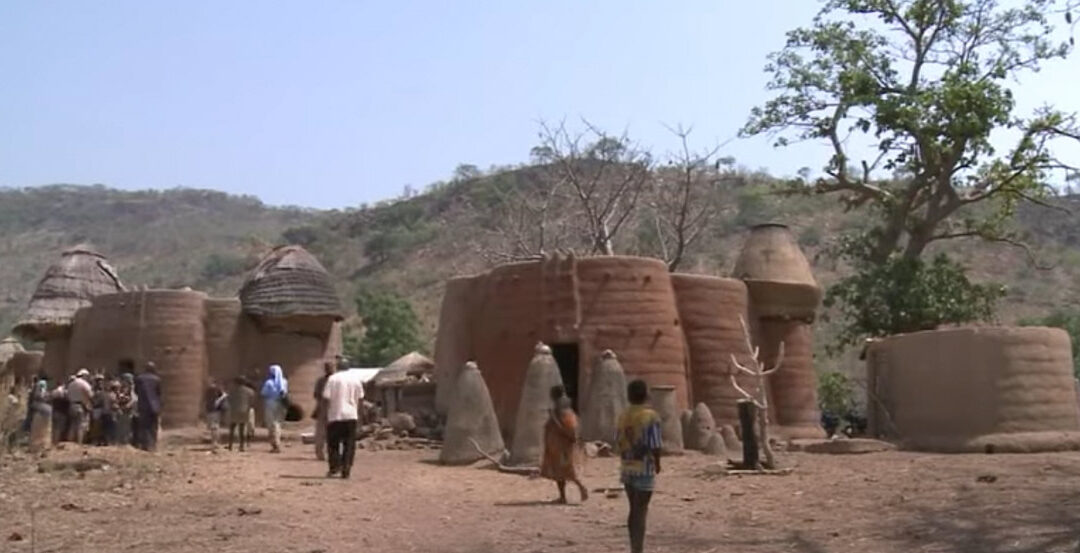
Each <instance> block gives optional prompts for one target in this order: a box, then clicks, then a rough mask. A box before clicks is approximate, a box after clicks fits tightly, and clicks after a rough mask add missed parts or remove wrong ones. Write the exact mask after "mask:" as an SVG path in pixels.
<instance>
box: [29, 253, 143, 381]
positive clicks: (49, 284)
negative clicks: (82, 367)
mask: <svg viewBox="0 0 1080 553" xmlns="http://www.w3.org/2000/svg"><path fill="white" fill-rule="evenodd" d="M122 291H124V285H123V283H121V282H120V278H119V277H118V276H117V274H116V270H115V269H113V268H112V266H110V265H109V263H108V261H107V260H106V259H105V256H103V255H101V254H100V253H98V252H96V251H94V250H93V249H91V248H90V247H89V246H85V245H82V246H76V247H74V248H71V249H68V250H66V251H64V252H63V253H62V254H61V256H60V261H58V262H57V263H55V264H54V265H52V266H50V267H49V268H48V270H46V271H45V276H43V277H42V278H41V280H40V281H39V282H38V285H37V288H35V290H34V294H33V296H31V298H30V303H29V306H28V308H27V310H26V313H25V314H24V315H23V317H22V319H20V320H19V322H18V323H16V324H15V327H14V332H15V334H17V335H19V336H20V337H22V338H25V339H27V340H31V341H35V342H45V357H44V360H43V365H44V369H45V371H46V373H47V374H48V375H49V376H50V377H52V378H58V377H60V376H62V375H63V374H64V372H65V363H66V361H67V350H68V342H69V340H70V337H71V325H72V323H73V322H74V318H75V313H76V312H77V311H78V310H79V309H80V308H82V307H86V306H88V305H90V299H91V298H93V297H94V296H97V295H100V294H110V293H115V292H122Z"/></svg>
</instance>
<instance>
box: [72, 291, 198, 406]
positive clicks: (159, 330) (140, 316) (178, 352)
mask: <svg viewBox="0 0 1080 553" xmlns="http://www.w3.org/2000/svg"><path fill="white" fill-rule="evenodd" d="M206 300H207V296H206V294H204V293H202V292H192V291H190V290H141V291H138V292H124V293H119V294H105V295H101V296H97V297H95V298H94V299H93V300H92V302H91V305H90V306H89V307H87V308H83V309H80V310H79V314H78V316H77V317H76V324H75V328H74V332H73V333H72V337H71V347H70V352H69V361H68V363H67V366H68V367H69V368H70V369H74V368H77V367H80V368H81V367H85V368H88V369H91V370H94V371H97V370H105V371H112V370H114V369H115V368H116V367H117V366H118V365H119V363H120V361H121V360H131V361H133V362H134V363H135V365H136V366H137V367H142V366H143V365H145V363H146V362H148V361H152V362H153V363H154V364H155V365H156V366H157V371H158V375H159V376H160V377H161V381H162V384H161V387H162V393H163V396H164V397H163V398H162V408H163V411H162V413H161V423H162V426H165V427H176V426H183V425H190V424H196V423H198V421H199V416H200V415H201V412H202V401H201V400H202V394H203V385H204V384H205V382H206V378H207V367H208V362H207V347H206V339H205V329H204V324H203V319H204V313H205V304H206Z"/></svg>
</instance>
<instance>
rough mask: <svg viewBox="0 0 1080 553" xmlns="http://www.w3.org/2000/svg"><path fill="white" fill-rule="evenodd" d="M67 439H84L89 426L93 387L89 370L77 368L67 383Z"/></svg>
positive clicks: (79, 440) (81, 440) (77, 441)
mask: <svg viewBox="0 0 1080 553" xmlns="http://www.w3.org/2000/svg"><path fill="white" fill-rule="evenodd" d="M67 397H68V401H69V402H70V404H69V407H68V439H69V440H71V441H72V442H75V443H77V444H81V443H83V441H84V440H85V439H86V432H87V430H89V428H90V408H91V406H92V403H93V397H94V389H93V388H92V387H91V386H90V371H88V370H86V369H79V372H77V373H75V378H73V379H71V382H69V383H68V385H67Z"/></svg>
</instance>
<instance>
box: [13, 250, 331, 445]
mask: <svg viewBox="0 0 1080 553" xmlns="http://www.w3.org/2000/svg"><path fill="white" fill-rule="evenodd" d="M245 299H246V300H247V301H248V303H247V304H245V303H244V300H245ZM341 317H342V310H341V305H340V300H339V299H338V298H337V295H336V292H335V291H334V288H333V286H332V283H331V280H330V277H329V275H327V274H326V272H325V270H323V269H322V266H321V265H320V264H319V263H318V261H316V260H315V259H314V257H312V256H311V255H310V254H308V253H307V252H306V251H303V249H302V248H299V247H298V246H285V247H280V248H275V249H274V250H273V251H271V252H269V253H268V254H267V255H266V256H265V257H264V258H263V259H262V260H261V261H260V263H259V265H258V266H257V267H256V269H255V270H254V271H252V274H251V275H249V277H248V278H247V280H246V281H245V283H244V288H243V289H242V290H241V298H210V297H207V295H206V294H204V293H202V292H198V291H192V290H190V289H182V290H151V289H145V288H140V289H135V290H129V289H125V287H124V286H123V285H122V284H121V283H120V279H119V277H118V276H117V272H116V271H115V270H114V269H113V268H112V267H111V266H109V265H108V264H107V263H106V262H105V258H104V257H103V256H102V255H101V254H98V253H96V252H93V251H92V250H90V249H88V248H85V247H79V248H74V249H72V250H68V251H66V252H64V255H63V257H62V259H61V262H60V263H58V264H57V265H54V266H53V267H50V269H49V270H48V272H47V273H46V275H45V277H44V278H43V279H42V281H41V284H39V286H38V290H37V291H35V293H34V296H33V298H32V299H31V301H30V303H29V308H28V310H27V313H26V315H25V316H24V317H23V319H22V320H21V321H20V322H19V324H18V325H17V326H16V328H15V330H16V332H18V333H20V335H22V336H26V337H28V338H30V339H37V340H44V341H45V353H44V359H43V360H42V364H43V367H44V369H45V370H46V372H47V373H48V374H49V376H50V377H51V378H53V379H60V378H63V377H65V376H66V375H70V374H74V373H75V372H76V371H77V370H79V369H82V368H87V369H89V370H91V371H95V372H106V373H113V372H115V371H117V370H118V366H119V365H120V363H121V362H122V361H130V362H131V363H133V364H134V366H135V367H136V368H137V369H141V368H142V367H143V366H144V365H145V364H146V363H147V362H150V361H152V362H153V363H154V364H155V366H156V367H157V370H158V373H159V375H160V376H161V378H162V392H163V394H164V397H163V412H162V424H163V425H164V426H182V425H189V424H195V423H197V422H198V420H199V417H200V414H201V411H202V405H201V401H202V396H203V392H204V390H205V386H206V384H207V381H208V380H209V379H210V378H214V379H215V380H217V381H218V382H220V383H223V384H227V383H228V382H229V381H230V380H232V379H233V378H234V377H236V376H240V375H245V376H248V377H249V380H251V381H252V382H256V383H257V382H259V381H260V380H262V378H264V376H265V371H266V368H267V366H268V365H270V364H271V363H275V364H279V365H281V366H282V367H284V368H285V370H286V376H287V377H288V378H289V379H290V392H291V393H290V396H292V397H293V400H294V401H295V402H296V403H298V404H300V405H301V407H302V408H303V409H304V411H305V412H310V411H311V409H312V408H313V404H314V399H313V398H312V393H313V390H314V384H315V380H316V379H318V377H319V375H320V374H322V365H323V363H324V362H326V361H328V360H332V359H333V358H334V356H335V355H337V354H338V353H340V351H341V333H340V328H339V326H340V325H339V324H338V321H340V320H341Z"/></svg>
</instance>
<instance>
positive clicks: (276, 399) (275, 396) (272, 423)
mask: <svg viewBox="0 0 1080 553" xmlns="http://www.w3.org/2000/svg"><path fill="white" fill-rule="evenodd" d="M260 395H261V396H262V400H263V419H265V420H264V421H263V422H264V423H265V424H266V429H267V430H268V431H269V434H270V453H281V421H283V420H284V419H285V400H286V399H287V398H288V395H289V381H288V380H286V379H285V373H284V372H282V370H281V365H270V369H269V371H268V372H267V376H266V380H265V381H264V382H263V386H262V391H261V393H260Z"/></svg>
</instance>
